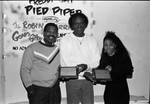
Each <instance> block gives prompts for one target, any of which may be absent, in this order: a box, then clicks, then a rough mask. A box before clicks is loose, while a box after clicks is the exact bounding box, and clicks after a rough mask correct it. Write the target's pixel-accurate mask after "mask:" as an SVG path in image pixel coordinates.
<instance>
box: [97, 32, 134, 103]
mask: <svg viewBox="0 0 150 104" xmlns="http://www.w3.org/2000/svg"><path fill="white" fill-rule="evenodd" d="M99 68H100V69H108V70H109V71H110V75H111V78H112V80H111V81H107V82H106V83H105V85H106V87H105V91H104V102H105V104H129V101H130V94H129V88H128V83H127V78H128V77H130V78H131V76H132V72H133V66H132V62H131V58H130V55H129V53H128V51H127V49H126V47H125V46H124V45H123V43H122V42H121V40H120V39H119V38H118V37H117V36H116V35H115V32H112V31H107V32H106V36H105V37H104V39H103V49H102V54H101V59H100V65H99Z"/></svg>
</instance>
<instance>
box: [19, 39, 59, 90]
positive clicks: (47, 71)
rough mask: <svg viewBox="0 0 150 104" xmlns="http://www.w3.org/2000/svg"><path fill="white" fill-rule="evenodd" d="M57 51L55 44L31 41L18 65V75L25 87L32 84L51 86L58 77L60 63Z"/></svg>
mask: <svg viewBox="0 0 150 104" xmlns="http://www.w3.org/2000/svg"><path fill="white" fill-rule="evenodd" d="M58 51H59V49H58V47H57V46H54V47H48V46H46V45H44V44H42V43H40V42H36V43H33V44H31V45H29V46H28V47H27V49H26V50H25V52H24V54H23V57H22V63H21V67H20V75H21V78H22V82H23V83H24V85H25V87H28V86H30V85H32V84H34V85H38V86H43V87H52V86H53V85H54V84H55V82H56V80H57V79H58V66H59V65H60V55H59V53H58V54H57V56H56V57H55V58H54V59H53V61H52V62H51V63H49V62H50V60H51V59H52V57H53V56H54V55H55V53H57V52H58Z"/></svg>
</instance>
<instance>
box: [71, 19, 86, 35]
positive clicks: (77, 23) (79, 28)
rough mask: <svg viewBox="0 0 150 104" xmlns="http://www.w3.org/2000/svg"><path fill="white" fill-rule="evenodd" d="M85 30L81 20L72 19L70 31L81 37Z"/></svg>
mask: <svg viewBox="0 0 150 104" xmlns="http://www.w3.org/2000/svg"><path fill="white" fill-rule="evenodd" d="M85 28H86V24H85V21H84V20H83V19H82V18H80V17H77V18H75V19H74V21H73V23H72V29H73V30H74V33H75V34H77V35H82V34H83V33H84V30H85Z"/></svg>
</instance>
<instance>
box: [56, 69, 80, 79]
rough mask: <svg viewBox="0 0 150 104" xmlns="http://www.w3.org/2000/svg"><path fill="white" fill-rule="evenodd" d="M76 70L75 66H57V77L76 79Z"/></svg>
mask: <svg viewBox="0 0 150 104" xmlns="http://www.w3.org/2000/svg"><path fill="white" fill-rule="evenodd" d="M77 78H78V70H77V67H76V66H70V67H68V66H67V67H59V79H77Z"/></svg>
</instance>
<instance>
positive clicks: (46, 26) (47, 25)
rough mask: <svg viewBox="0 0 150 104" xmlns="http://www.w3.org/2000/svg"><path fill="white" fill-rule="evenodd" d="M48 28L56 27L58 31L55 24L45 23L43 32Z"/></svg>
mask: <svg viewBox="0 0 150 104" xmlns="http://www.w3.org/2000/svg"><path fill="white" fill-rule="evenodd" d="M49 26H54V27H56V29H57V31H58V26H57V25H56V24H55V23H47V24H46V25H45V26H44V32H45V31H46V30H47V28H48V27H49Z"/></svg>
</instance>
